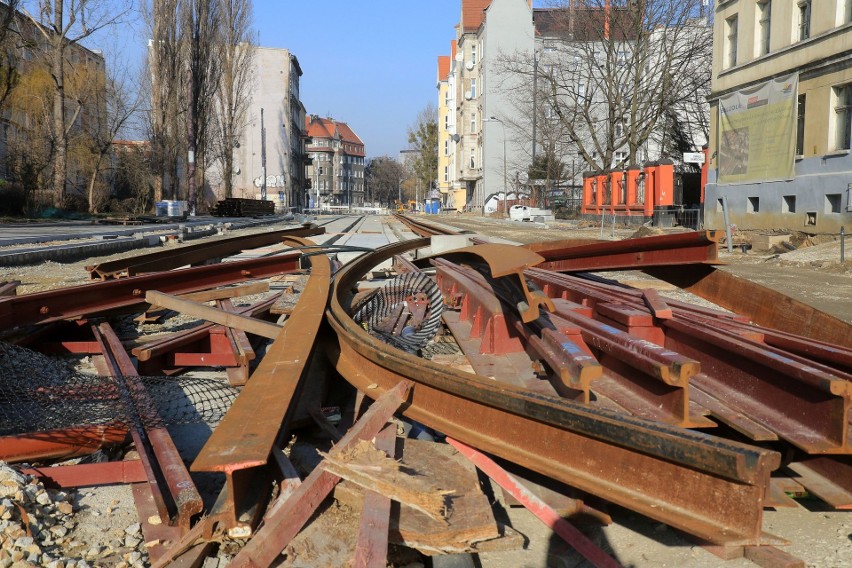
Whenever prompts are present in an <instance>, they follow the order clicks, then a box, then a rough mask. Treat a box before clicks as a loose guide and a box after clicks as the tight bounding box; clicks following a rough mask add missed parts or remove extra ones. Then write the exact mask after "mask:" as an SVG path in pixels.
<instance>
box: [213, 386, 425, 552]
mask: <svg viewBox="0 0 852 568" xmlns="http://www.w3.org/2000/svg"><path fill="white" fill-rule="evenodd" d="M249 384H251V381H249ZM410 389H411V383H410V382H409V381H400V382H399V383H398V384H397V385H396V386H395V387H394V388H393V389H390V390H388V391H387V392H386V393H384V394H383V395H382V396H380V397H379V398H377V399H376V402H375V403H374V404H373V405H372V406H370V408H369V409H368V410H367V412H365V413H364V415H363V416H362V417H361V418H360V419H359V420H358V421H357V422H356V423H355V424H354V425H353V426H352V428H350V429H349V431H348V432H347V433H346V435H344V436H343V438H341V439H340V441H339V442H338V443H337V444H336V445H335V446H334V448H333V449H332V450H331V451H332V452H340V451H344V450H346V449H347V448H350V447H351V446H353V445H355V444H356V443H357V442H358V441H360V440H369V439H371V438H372V437H373V436H375V435H376V434H378V433H379V431H380V430H381V428H382V427H383V426H384V425H385V424H386V423H387V421H388V420H390V419H391V417H392V416H393V414H394V412H396V411H397V409H398V408H399V407H400V405H402V404H403V403H404V402H405V400H406V398H407V397H408V393H409V391H410ZM338 481H340V478H339V477H337V476H336V475H334V474H333V473H329V472H328V471H326V470H325V469H324V468H323V467H322V464H320V465H319V466H318V467H316V468H314V470H313V471H312V472H311V473H310V475H308V477H306V478H305V480H304V481H302V483H301V484H300V485H299V487H297V488H296V490H295V491H293V493H292V494H291V495H290V496H289V497H288V498H287V499H286V500H278V501H276V502H275V503H273V504H272V506H271V507H270V509H269V511H268V513H267V514H266V517H264V519H263V525H262V526H261V528H260V530H258V531H257V533H256V534H255V535H254V536H253V537H252V538H251V540H249V542H248V543H247V544H246V545H245V546H244V547H243V549H242V550H241V551H240V552H239V554H237V555H236V556H235V557H234V559H233V560H232V561H231V563H230V564H229V565H228V566H230V567H231V568H240V567H248V566H252V567H256V568H266V567H267V566H269V565H270V564H272V562H273V561H274V560H275V558H276V557H277V556H278V555H279V554H280V553H281V551H282V550H283V549H284V547H285V546H287V544H288V543H289V542H290V541H291V540H292V539H293V537H294V536H296V535H297V534H298V533H299V531H300V530H301V529H302V527H303V526H304V524H305V523H306V522H307V521H308V519H309V518H310V517H311V515H313V513H314V511H315V510H316V508H317V507H318V506H319V505H320V503H322V501H323V499H325V498H326V497H327V496H328V494H329V493H330V492H331V490H332V489H333V488H334V486H335V485H337V483H338Z"/></svg>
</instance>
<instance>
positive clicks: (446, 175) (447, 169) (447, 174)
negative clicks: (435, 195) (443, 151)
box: [444, 166, 450, 182]
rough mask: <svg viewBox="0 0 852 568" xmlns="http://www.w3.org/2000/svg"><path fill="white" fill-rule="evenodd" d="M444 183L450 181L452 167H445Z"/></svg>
mask: <svg viewBox="0 0 852 568" xmlns="http://www.w3.org/2000/svg"><path fill="white" fill-rule="evenodd" d="M444 181H445V182H447V181H450V166H444Z"/></svg>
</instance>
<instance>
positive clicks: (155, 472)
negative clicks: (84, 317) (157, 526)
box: [92, 323, 204, 532]
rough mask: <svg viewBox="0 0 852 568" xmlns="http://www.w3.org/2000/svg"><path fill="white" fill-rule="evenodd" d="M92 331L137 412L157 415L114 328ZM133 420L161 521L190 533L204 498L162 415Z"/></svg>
mask: <svg viewBox="0 0 852 568" xmlns="http://www.w3.org/2000/svg"><path fill="white" fill-rule="evenodd" d="M92 331H93V332H94V334H95V339H96V340H97V341H98V343H99V344H100V345H101V353H102V354H103V357H104V360H105V361H106V365H107V369H108V370H109V373H110V375H111V376H113V377H114V378H115V379H116V381H119V385H120V387H121V388H123V389H124V390H125V394H126V396H127V398H128V399H129V400H127V401H126V402H127V403H132V407H133V409H134V411H135V412H140V411H142V412H144V411H146V410H147V411H149V412H151V413H152V414H153V413H156V406H155V405H154V402H153V401H152V400H151V398H150V396H149V395H148V392H147V391H146V390H145V385H143V384H142V381H140V380H139V376H138V373H137V372H136V368H135V367H134V366H133V361H131V359H130V356H129V355H128V354H127V351H125V350H124V346H123V345H122V344H121V340H119V338H118V336H117V335H116V334H115V332H114V331H113V329H112V327H111V326H110V325H109V324H108V323H102V324H100V325H99V326H97V327H96V326H94V325H93V326H92ZM133 418H134V422H135V423H134V424H131V425H130V427H131V433H132V435H133V441H134V443H135V444H136V449H137V451H138V453H139V458H140V459H141V460H142V464H143V466H144V468H145V472H146V474H147V476H148V485H149V488H150V489H151V492H152V495H153V496H154V501H155V502H156V503H157V504H158V508H159V506H160V505H161V504H162V505H163V506H164V507H165V510H162V509H161V510H160V518H161V519H162V520H164V521H166V522H167V523H168V524H172V525H177V526H178V527H180V528H181V531H182V532H187V531H189V528H190V524H191V522H192V518H193V517H194V516H195V515H197V514H198V513H200V512H201V510H202V509H203V508H204V504H203V502H202V501H201V495H199V493H198V490H197V489H196V488H195V483H194V482H193V481H192V478H191V477H190V475H189V472H188V471H187V469H186V466H185V465H184V463H183V459H182V458H181V456H180V453H178V450H177V447H175V444H174V441H173V440H172V437H171V435H170V434H169V431H168V430H167V429H166V427H165V426H164V425H162V424H159V421H160V420H159V416H158V415H155V414H154V415H151V416H135V417H133ZM146 421H147V422H148V424H146ZM161 483H162V485H164V486H165V488H166V489H167V491H168V497H169V499H168V500H165V499H164V497H165V494H164V491H163V488H162V487H161V486H160V484H161ZM164 513H165V514H164Z"/></svg>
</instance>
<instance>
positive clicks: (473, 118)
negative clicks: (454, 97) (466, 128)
mask: <svg viewBox="0 0 852 568" xmlns="http://www.w3.org/2000/svg"><path fill="white" fill-rule="evenodd" d="M475 132H476V113H475V112H472V113H470V133H471V134H473V133H475Z"/></svg>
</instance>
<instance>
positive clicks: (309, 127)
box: [305, 115, 365, 156]
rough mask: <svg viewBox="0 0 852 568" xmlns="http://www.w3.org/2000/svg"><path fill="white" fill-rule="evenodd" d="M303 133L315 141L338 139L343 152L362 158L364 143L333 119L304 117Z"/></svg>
mask: <svg viewBox="0 0 852 568" xmlns="http://www.w3.org/2000/svg"><path fill="white" fill-rule="evenodd" d="M305 132H306V133H307V135H308V136H310V137H311V138H313V139H314V140H316V139H328V140H333V139H339V140H340V141H341V142H342V143H343V151H344V153H346V154H349V155H354V156H364V155H365V153H364V142H362V141H361V139H360V138H358V135H357V134H355V132H354V131H353V130H352V129H351V128H350V127H349V125H348V124H346V123H345V122H338V121H336V120H334V119H333V118H320V117H318V116H316V115H308V116H306V117H305Z"/></svg>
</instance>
